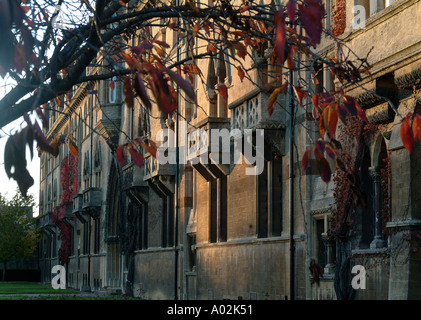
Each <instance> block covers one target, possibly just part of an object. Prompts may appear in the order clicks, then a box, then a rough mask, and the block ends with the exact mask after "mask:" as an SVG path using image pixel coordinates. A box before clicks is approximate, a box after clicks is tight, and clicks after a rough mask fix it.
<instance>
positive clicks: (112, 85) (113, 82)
mask: <svg viewBox="0 0 421 320" xmlns="http://www.w3.org/2000/svg"><path fill="white" fill-rule="evenodd" d="M110 88H111V90H114V89H115V81H114V80H113V81H111V82H110Z"/></svg>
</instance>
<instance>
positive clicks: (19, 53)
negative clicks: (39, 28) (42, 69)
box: [0, 0, 38, 77]
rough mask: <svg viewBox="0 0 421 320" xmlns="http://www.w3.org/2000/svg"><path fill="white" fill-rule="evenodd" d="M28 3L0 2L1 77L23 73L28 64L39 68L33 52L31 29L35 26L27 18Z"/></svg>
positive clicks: (8, 0) (10, 0)
mask: <svg viewBox="0 0 421 320" xmlns="http://www.w3.org/2000/svg"><path fill="white" fill-rule="evenodd" d="M24 3H26V1H16V0H1V1H0V38H1V39H2V41H1V43H0V76H1V77H4V76H5V75H6V74H7V72H9V70H14V71H16V72H17V73H21V72H22V71H23V70H24V68H28V67H29V64H28V62H30V63H32V64H34V65H35V66H38V60H37V58H36V56H35V54H34V52H33V50H32V48H33V45H34V41H35V40H34V38H33V36H32V34H31V28H32V27H33V26H34V24H33V23H32V21H31V20H29V19H28V18H27V17H26V12H28V10H29V7H28V6H26V5H24Z"/></svg>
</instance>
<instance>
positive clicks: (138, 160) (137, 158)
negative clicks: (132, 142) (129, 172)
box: [129, 147, 144, 168]
mask: <svg viewBox="0 0 421 320" xmlns="http://www.w3.org/2000/svg"><path fill="white" fill-rule="evenodd" d="M129 153H130V156H131V157H132V161H133V162H134V164H135V165H137V166H138V167H139V168H141V167H142V166H143V161H144V157H143V155H142V154H141V153H139V152H137V151H136V150H135V149H133V147H129Z"/></svg>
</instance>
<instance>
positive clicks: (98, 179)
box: [94, 141, 102, 187]
mask: <svg viewBox="0 0 421 320" xmlns="http://www.w3.org/2000/svg"><path fill="white" fill-rule="evenodd" d="M101 168H102V161H101V144H100V143H99V142H98V141H97V143H96V147H95V155H94V175H95V181H94V184H95V186H96V187H101V183H102V181H101V180H102V179H101V175H102V173H101Z"/></svg>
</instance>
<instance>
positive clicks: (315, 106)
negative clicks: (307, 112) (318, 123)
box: [311, 94, 320, 120]
mask: <svg viewBox="0 0 421 320" xmlns="http://www.w3.org/2000/svg"><path fill="white" fill-rule="evenodd" d="M311 101H312V102H313V118H314V119H316V120H317V119H319V117H320V113H319V109H320V104H319V95H318V94H315V95H313V97H312V98H311Z"/></svg>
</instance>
